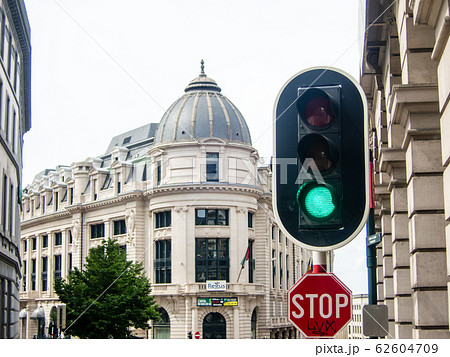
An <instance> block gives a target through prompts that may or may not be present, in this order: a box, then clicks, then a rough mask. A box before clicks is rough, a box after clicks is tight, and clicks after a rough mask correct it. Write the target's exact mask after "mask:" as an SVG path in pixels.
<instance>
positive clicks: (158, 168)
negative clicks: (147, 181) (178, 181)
mask: <svg viewBox="0 0 450 357" xmlns="http://www.w3.org/2000/svg"><path fill="white" fill-rule="evenodd" d="M161 174H162V173H161V161H158V162H156V184H157V185H160V184H161Z"/></svg>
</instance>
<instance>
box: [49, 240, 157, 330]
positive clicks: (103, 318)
mask: <svg viewBox="0 0 450 357" xmlns="http://www.w3.org/2000/svg"><path fill="white" fill-rule="evenodd" d="M55 291H56V293H57V294H58V296H59V299H60V300H61V301H62V302H63V303H65V304H66V305H67V327H69V326H70V329H68V330H67V332H66V333H70V334H72V335H74V336H78V337H80V338H128V337H130V327H135V328H142V329H145V328H148V327H149V326H148V321H149V320H155V319H158V318H159V313H158V308H159V307H158V306H157V305H156V302H155V300H154V298H153V297H152V296H150V293H151V286H150V282H149V281H148V279H147V277H146V276H145V275H144V269H143V266H142V263H132V262H130V261H127V260H126V253H125V251H124V250H123V249H122V248H121V247H120V246H119V245H118V243H117V242H115V241H113V240H111V239H108V241H103V244H102V245H100V246H98V247H96V248H93V249H91V250H90V251H89V255H88V256H87V257H86V264H85V269H84V270H83V271H80V270H78V269H76V268H75V270H72V271H71V272H70V273H69V277H68V281H67V282H66V281H64V280H62V279H59V280H57V281H56V282H55ZM73 322H75V323H74V324H73V325H72V323H73Z"/></svg>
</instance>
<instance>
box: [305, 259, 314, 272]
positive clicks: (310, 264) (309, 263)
mask: <svg viewBox="0 0 450 357" xmlns="http://www.w3.org/2000/svg"><path fill="white" fill-rule="evenodd" d="M312 269H313V262H312V258H310V259H309V262H308V266H307V268H306V272H307V273H309V272H310V271H312Z"/></svg>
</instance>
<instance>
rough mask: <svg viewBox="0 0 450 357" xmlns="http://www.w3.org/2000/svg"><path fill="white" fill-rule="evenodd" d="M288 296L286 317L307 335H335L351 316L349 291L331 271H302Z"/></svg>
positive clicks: (324, 336) (326, 336)
mask: <svg viewBox="0 0 450 357" xmlns="http://www.w3.org/2000/svg"><path fill="white" fill-rule="evenodd" d="M287 300H288V306H287V308H288V311H287V315H288V316H287V317H288V320H289V321H290V322H292V323H293V324H294V325H295V327H297V328H298V329H299V330H300V331H301V332H302V333H303V334H304V335H305V336H306V337H316V338H317V337H319V338H320V337H321V338H330V337H334V336H335V335H336V334H337V333H338V332H339V331H340V330H342V329H343V328H344V327H345V325H347V323H349V321H350V319H351V318H352V292H351V291H350V290H349V289H348V288H347V287H346V286H345V285H344V284H343V283H342V281H340V280H339V279H338V278H337V277H336V275H334V274H333V273H319V274H312V273H310V274H305V275H303V276H302V277H301V278H300V279H299V281H297V283H296V284H295V285H294V286H293V287H292V288H290V289H289V291H288V293H287Z"/></svg>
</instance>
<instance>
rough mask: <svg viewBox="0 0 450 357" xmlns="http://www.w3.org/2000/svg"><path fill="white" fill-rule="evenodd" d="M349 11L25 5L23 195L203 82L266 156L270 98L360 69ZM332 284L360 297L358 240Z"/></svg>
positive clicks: (43, 1)
mask: <svg viewBox="0 0 450 357" xmlns="http://www.w3.org/2000/svg"><path fill="white" fill-rule="evenodd" d="M359 3H360V0H340V1H336V0H314V1H307V0H276V1H275V0H237V1H236V0H227V1H223V0H208V1H206V0H205V1H199V0H189V1H186V0H184V1H183V0H171V1H153V0H127V1H123V0H120V1H119V0H25V4H26V7H27V11H28V18H29V21H30V25H31V45H32V128H31V130H30V131H29V132H28V133H27V134H25V137H24V153H23V157H24V167H23V186H24V187H25V186H26V185H27V184H28V183H31V182H32V180H33V177H34V176H35V175H36V174H37V173H39V172H40V171H42V170H43V169H46V168H50V169H51V168H55V167H56V166H57V165H70V164H71V163H73V162H76V161H82V160H84V159H86V158H87V157H95V156H98V155H101V154H103V153H104V152H105V151H106V149H107V147H108V144H109V142H110V140H111V138H112V137H113V136H115V135H118V134H120V133H122V132H126V131H129V130H131V129H134V128H137V127H140V126H143V125H145V124H147V123H149V122H153V123H158V122H159V120H160V119H161V117H162V115H163V114H164V111H165V110H166V109H167V108H169V106H170V104H172V102H174V101H175V100H176V99H177V98H178V97H180V96H181V95H182V94H183V93H184V92H183V90H184V88H185V87H186V85H187V84H188V83H189V81H190V80H192V79H194V78H195V77H197V76H198V74H199V73H200V60H201V59H204V61H205V72H206V74H207V75H208V76H209V77H211V78H213V79H214V80H215V81H216V82H217V84H218V85H219V86H220V87H221V88H222V93H223V94H224V95H226V96H227V97H228V98H229V99H230V100H231V101H232V102H233V103H234V104H235V105H236V106H237V107H238V108H239V110H240V111H241V113H242V114H243V116H244V118H245V119H246V121H247V124H248V126H249V129H250V132H251V135H252V142H253V146H254V147H255V148H256V149H257V150H258V151H259V153H260V156H262V157H265V158H270V156H271V155H272V146H273V145H272V135H273V133H272V124H271V123H272V115H273V106H274V101H275V98H276V96H277V94H278V92H279V90H280V89H281V87H282V86H283V84H284V83H285V82H286V81H287V80H288V79H289V78H290V77H292V76H293V75H294V74H295V73H297V72H299V71H301V70H303V69H306V68H308V67H312V66H319V65H320V66H334V67H338V68H340V69H342V70H344V71H346V72H348V73H349V74H351V75H352V76H354V77H355V78H356V79H359V68H360V40H359V36H360V32H359V29H358V23H359V19H360V16H361V15H360V12H359V7H358V5H359ZM335 272H336V274H337V275H338V276H339V277H340V278H341V280H343V281H344V283H346V284H347V285H348V286H349V288H350V289H352V290H353V292H354V293H362V292H366V291H367V282H366V281H367V278H366V270H365V248H364V237H363V236H359V237H358V238H356V239H355V240H354V241H353V242H352V243H350V244H349V245H347V246H346V247H344V248H341V249H339V250H337V251H336V270H335Z"/></svg>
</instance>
